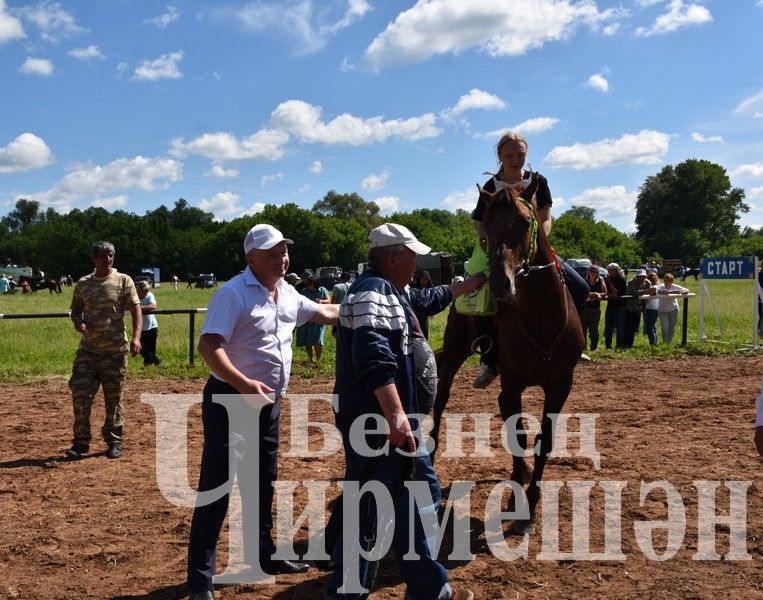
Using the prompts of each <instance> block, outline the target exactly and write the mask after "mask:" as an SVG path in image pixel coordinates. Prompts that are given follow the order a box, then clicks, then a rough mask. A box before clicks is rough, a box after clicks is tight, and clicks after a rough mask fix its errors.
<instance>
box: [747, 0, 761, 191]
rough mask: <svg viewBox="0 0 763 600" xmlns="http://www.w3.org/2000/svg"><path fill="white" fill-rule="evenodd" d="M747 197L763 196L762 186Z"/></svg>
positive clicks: (755, 188)
mask: <svg viewBox="0 0 763 600" xmlns="http://www.w3.org/2000/svg"><path fill="white" fill-rule="evenodd" d="M762 1H763V0H762ZM747 197H748V198H763V186H760V187H754V188H752V189H750V190H749V191H748V192H747Z"/></svg>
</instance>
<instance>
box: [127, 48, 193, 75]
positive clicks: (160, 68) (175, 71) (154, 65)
mask: <svg viewBox="0 0 763 600" xmlns="http://www.w3.org/2000/svg"><path fill="white" fill-rule="evenodd" d="M182 59H183V51H182V50H178V51H177V52H170V53H168V54H162V55H161V56H160V57H159V58H155V59H154V60H144V61H143V62H142V63H141V64H140V66H139V67H136V69H135V72H134V74H133V79H137V80H138V81H157V80H159V79H180V78H181V77H183V74H182V73H181V72H180V69H179V68H178V63H179V62H180V61H181V60H182Z"/></svg>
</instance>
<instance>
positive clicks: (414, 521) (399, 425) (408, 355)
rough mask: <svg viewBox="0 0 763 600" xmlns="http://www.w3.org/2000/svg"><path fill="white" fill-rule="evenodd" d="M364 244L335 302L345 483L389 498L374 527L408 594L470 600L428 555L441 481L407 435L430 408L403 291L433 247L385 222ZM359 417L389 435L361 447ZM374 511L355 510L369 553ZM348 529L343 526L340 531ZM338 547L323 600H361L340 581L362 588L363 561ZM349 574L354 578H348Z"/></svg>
mask: <svg viewBox="0 0 763 600" xmlns="http://www.w3.org/2000/svg"><path fill="white" fill-rule="evenodd" d="M368 239H369V242H370V245H371V248H370V250H369V254H368V264H369V266H368V268H367V269H366V270H364V271H363V273H362V275H361V276H360V277H358V279H356V280H355V282H354V283H353V284H352V286H351V287H350V289H349V290H348V293H347V296H346V297H345V299H344V301H343V302H342V304H341V306H340V310H339V326H338V330H337V351H336V384H335V393H336V394H337V395H338V412H337V426H338V428H339V430H340V432H341V433H342V439H343V442H344V449H345V461H346V480H347V482H357V483H359V484H360V485H361V486H362V485H363V484H365V483H367V482H371V481H374V482H377V483H380V484H381V485H382V486H384V488H385V489H386V490H387V491H388V492H389V496H390V497H391V500H392V508H393V509H394V514H393V515H388V516H389V518H390V520H389V522H387V523H382V525H383V527H381V528H380V529H381V530H382V531H384V530H385V528H386V527H387V526H389V528H390V529H392V530H393V531H392V541H391V548H392V550H393V552H394V554H395V557H396V560H397V565H398V569H399V570H400V574H401V576H402V578H403V580H404V581H405V583H406V585H407V593H408V596H409V597H411V598H413V599H414V600H419V599H427V600H431V599H437V600H451V599H453V598H455V599H457V600H467V599H469V598H473V594H472V593H471V592H469V591H468V590H466V589H459V590H458V592H456V591H454V589H453V587H452V586H451V585H450V584H449V583H448V575H447V572H446V570H445V568H444V567H443V566H442V565H441V564H440V563H439V562H437V560H436V559H435V557H434V556H432V554H431V551H430V546H429V544H428V541H427V537H426V535H425V533H424V526H423V525H422V520H424V519H426V521H427V522H426V526H427V527H426V528H427V529H428V530H430V531H431V526H432V524H433V523H434V522H433V520H436V518H437V507H438V506H439V503H440V485H439V481H438V480H437V475H436V474H435V472H434V469H433V468H432V462H431V459H430V457H429V455H428V454H427V453H426V452H425V451H423V448H422V449H420V450H419V451H418V452H417V443H416V438H415V436H414V431H415V430H417V428H418V420H417V418H416V416H415V415H417V414H420V413H422V412H426V411H427V408H426V406H422V404H429V403H430V400H429V399H427V398H422V397H421V396H422V395H425V394H426V392H422V391H421V390H420V389H419V388H420V386H417V384H416V370H417V369H416V367H417V364H416V363H418V362H419V360H415V359H414V354H415V347H416V346H417V345H421V341H422V340H424V338H423V335H422V333H421V327H420V326H419V324H418V321H417V319H416V316H415V314H414V311H413V308H412V306H411V300H410V298H409V296H408V294H407V292H406V289H405V288H406V285H407V284H408V283H409V282H410V281H411V278H412V276H413V274H414V272H415V270H416V255H417V254H427V253H429V250H430V249H429V247H428V246H426V245H424V244H422V243H421V242H419V241H418V240H417V239H416V237H415V236H414V235H413V233H411V232H410V231H409V230H408V229H407V228H406V227H403V226H401V225H395V224H392V223H385V224H384V225H381V226H379V227H377V228H376V229H374V230H372V231H371V233H370V234H369V236H368ZM482 281H484V278H483V279H482ZM480 284H481V283H480V280H479V278H477V279H475V280H473V281H471V282H470V284H467V285H466V286H464V289H463V290H462V289H460V288H458V290H457V291H458V292H461V293H463V292H464V291H468V290H469V289H474V288H476V287H479V285H480ZM459 285H461V284H459ZM469 286H471V287H469ZM452 292H453V291H451V292H450V293H443V292H442V291H440V292H438V294H439V295H440V296H441V298H442V301H445V300H446V299H447V301H448V302H449V301H450V297H451V294H452ZM446 305H447V302H446ZM423 343H424V344H426V341H425V340H424V341H423ZM426 348H428V345H427V346H426ZM429 352H430V353H431V350H430V351H429ZM430 391H431V390H430ZM358 419H359V420H360V421H361V422H363V423H365V424H366V427H365V429H368V430H369V431H372V430H373V429H374V427H373V426H372V425H369V419H376V421H380V420H382V421H384V422H385V423H386V428H387V430H388V433H387V434H386V435H385V434H384V433H376V432H374V433H366V434H365V435H362V440H361V441H362V444H359V443H358V441H359V439H360V438H359V437H358V435H357V429H353V432H354V433H353V432H351V426H352V424H353V422H355V421H356V420H358ZM356 428H357V425H356ZM381 429H383V428H381ZM387 442H389V444H387ZM360 445H362V446H363V447H364V448H366V447H367V448H372V449H377V450H379V451H380V453H379V454H378V455H376V456H372V457H371V456H368V452H361V448H360V447H359V446H360ZM406 480H408V481H414V482H417V481H418V482H425V485H428V487H429V492H430V494H431V498H432V503H431V505H429V506H423V507H422V506H418V510H411V507H410V503H411V501H410V498H409V495H410V494H409V489H408V488H407V487H406V486H405V485H404V483H405V481H406ZM368 496H369V495H368V494H366V495H365V496H363V498H362V500H364V501H365V499H366V498H368ZM350 502H358V498H352V497H348V495H347V494H346V493H345V497H344V508H345V514H347V512H346V511H347V506H348V503H350ZM376 509H377V507H376V506H375V505H373V504H372V505H371V507H370V508H368V509H364V508H363V506H361V508H360V509H359V511H358V512H359V514H360V522H359V531H357V535H358V538H359V542H358V543H359V545H360V547H361V548H362V549H363V550H364V551H366V552H367V551H369V550H371V549H372V548H374V547H375V545H376V544H377V543H379V540H377V539H376V531H377V527H376V520H377V519H376V516H375V515H376V512H377V510H376ZM380 510H381V512H384V511H383V509H380ZM345 525H346V524H345ZM347 530H348V528H347V527H345V533H347ZM409 531H413V548H409V547H408V541H409ZM350 533H351V534H352V533H353V532H352V531H350ZM348 542H354V540H352V539H351V538H348V537H347V536H345V539H344V540H343V544H348ZM344 550H345V552H344V554H343V559H344V562H343V563H342V564H340V566H339V568H338V569H337V570H336V571H335V572H334V574H333V576H332V578H331V580H330V582H329V586H328V589H327V591H326V597H327V598H348V597H352V598H360V597H365V594H366V593H367V592H366V591H363V592H359V591H350V590H349V589H348V587H349V586H347V580H348V579H352V580H353V581H354V580H359V582H360V586H361V587H362V588H363V589H364V590H365V589H367V587H368V586H367V584H368V583H369V575H368V570H369V563H368V561H367V560H366V559H365V558H364V557H362V556H360V557H357V560H356V561H347V560H346V558H347V556H348V554H347V552H346V550H347V546H345V548H344ZM411 553H412V554H414V555H415V556H414V558H412V559H408V560H406V559H405V558H404V556H405V555H406V554H408V555H409V556H410V555H411ZM335 554H336V548H335ZM354 569H357V570H358V572H359V573H358V572H354V573H351V570H354ZM358 575H359V577H358ZM340 590H342V591H340Z"/></svg>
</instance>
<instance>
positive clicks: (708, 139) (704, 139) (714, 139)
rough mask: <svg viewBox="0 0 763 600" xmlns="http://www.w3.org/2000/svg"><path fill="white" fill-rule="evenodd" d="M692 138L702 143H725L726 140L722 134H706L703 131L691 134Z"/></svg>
mask: <svg viewBox="0 0 763 600" xmlns="http://www.w3.org/2000/svg"><path fill="white" fill-rule="evenodd" d="M691 139H693V140H694V141H695V142H699V143H701V144H723V143H724V140H723V138H722V137H721V136H720V135H711V136H704V135H702V134H701V133H698V132H696V131H695V132H694V133H692V134H691Z"/></svg>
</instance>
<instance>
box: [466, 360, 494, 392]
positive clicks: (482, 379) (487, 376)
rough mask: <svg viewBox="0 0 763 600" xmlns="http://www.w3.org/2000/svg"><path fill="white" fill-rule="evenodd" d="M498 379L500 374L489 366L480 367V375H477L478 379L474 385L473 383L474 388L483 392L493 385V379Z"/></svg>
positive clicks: (482, 365)
mask: <svg viewBox="0 0 763 600" xmlns="http://www.w3.org/2000/svg"><path fill="white" fill-rule="evenodd" d="M496 377H498V372H497V371H494V370H493V369H491V368H490V367H488V366H487V365H484V364H481V365H480V374H479V375H477V378H476V379H475V380H474V383H472V387H473V388H474V389H477V390H483V389H485V388H486V387H487V386H489V385H490V384H491V383H493V379H495V378H496Z"/></svg>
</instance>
